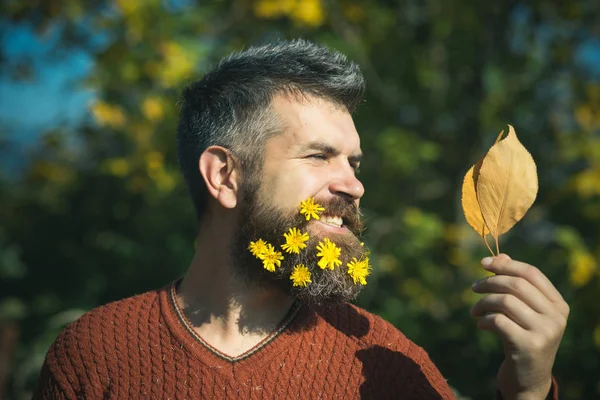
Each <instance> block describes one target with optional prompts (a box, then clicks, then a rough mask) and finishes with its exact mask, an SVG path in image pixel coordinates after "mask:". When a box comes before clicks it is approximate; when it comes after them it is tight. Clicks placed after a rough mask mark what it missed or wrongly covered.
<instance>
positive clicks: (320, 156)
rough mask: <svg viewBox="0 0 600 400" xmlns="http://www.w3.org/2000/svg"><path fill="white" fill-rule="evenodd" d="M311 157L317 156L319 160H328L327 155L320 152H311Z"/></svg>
mask: <svg viewBox="0 0 600 400" xmlns="http://www.w3.org/2000/svg"><path fill="white" fill-rule="evenodd" d="M308 157H309V158H316V159H317V160H327V155H325V154H322V153H319V154H311V155H310V156H308Z"/></svg>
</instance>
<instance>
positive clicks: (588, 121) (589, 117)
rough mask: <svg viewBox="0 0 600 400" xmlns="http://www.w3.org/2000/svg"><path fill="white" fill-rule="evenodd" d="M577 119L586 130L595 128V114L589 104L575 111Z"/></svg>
mask: <svg viewBox="0 0 600 400" xmlns="http://www.w3.org/2000/svg"><path fill="white" fill-rule="evenodd" d="M575 119H576V120H577V123H579V125H581V127H582V128H584V129H586V130H591V129H592V128H593V126H594V114H593V113H592V109H591V108H590V106H589V105H587V104H584V105H580V106H579V107H577V109H576V110H575Z"/></svg>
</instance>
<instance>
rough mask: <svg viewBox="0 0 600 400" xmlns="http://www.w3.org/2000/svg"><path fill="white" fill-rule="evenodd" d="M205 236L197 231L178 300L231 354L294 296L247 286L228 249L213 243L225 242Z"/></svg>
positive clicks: (249, 343)
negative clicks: (194, 245)
mask: <svg viewBox="0 0 600 400" xmlns="http://www.w3.org/2000/svg"><path fill="white" fill-rule="evenodd" d="M210 237H211V238H212V239H214V238H215V237H219V236H215V235H214V234H212V235H210ZM205 239H206V240H205ZM208 239H209V238H203V237H202V234H201V236H200V238H199V240H198V247H197V250H196V254H195V255H194V258H193V260H192V263H191V265H190V268H189V270H188V272H187V274H186V276H185V277H184V278H183V280H182V281H181V283H180V285H179V288H178V290H177V301H178V303H179V305H180V307H181V308H182V310H183V312H184V314H185V316H186V317H187V319H188V321H190V323H191V325H192V327H193V329H194V330H195V331H196V333H197V334H198V335H200V337H201V338H202V339H203V340H204V341H206V342H207V343H208V344H210V345H211V346H212V347H214V348H216V349H217V350H219V351H220V352H222V353H225V354H227V355H228V356H231V357H236V356H238V355H240V354H243V353H244V352H246V351H248V350H250V349H251V348H253V347H254V346H255V345H256V344H258V343H259V342H261V341H262V340H263V339H264V338H266V337H267V336H268V335H269V334H271V333H272V332H273V331H275V330H276V329H277V327H278V325H279V324H280V323H281V322H282V321H283V319H284V318H285V315H286V314H287V312H288V311H289V309H290V308H291V306H292V304H293V299H292V298H291V297H289V296H287V295H285V294H284V293H283V292H281V291H280V290H277V289H272V290H268V289H257V288H250V287H248V285H247V283H246V282H244V281H243V279H240V278H239V277H238V276H236V275H235V274H233V273H232V270H231V266H230V265H228V262H229V261H228V257H226V254H227V249H226V248H218V247H219V246H223V247H225V246H226V244H223V243H218V242H217V243H215V241H214V240H208Z"/></svg>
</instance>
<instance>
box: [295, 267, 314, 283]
mask: <svg viewBox="0 0 600 400" xmlns="http://www.w3.org/2000/svg"><path fill="white" fill-rule="evenodd" d="M290 279H291V280H292V282H294V285H293V286H306V285H308V284H309V283H312V281H311V280H310V271H309V270H308V268H306V266H305V265H304V264H298V265H296V266H295V267H294V271H292V275H290Z"/></svg>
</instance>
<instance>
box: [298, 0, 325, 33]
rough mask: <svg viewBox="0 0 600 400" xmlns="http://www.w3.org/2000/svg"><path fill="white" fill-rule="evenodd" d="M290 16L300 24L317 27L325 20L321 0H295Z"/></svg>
mask: <svg viewBox="0 0 600 400" xmlns="http://www.w3.org/2000/svg"><path fill="white" fill-rule="evenodd" d="M291 17H292V19H293V20H294V21H295V22H297V23H298V24H300V25H307V26H312V27H317V26H321V25H323V22H325V10H324V9H323V4H322V3H321V0H300V1H298V2H296V7H295V8H294V11H293V12H292V14H291Z"/></svg>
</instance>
